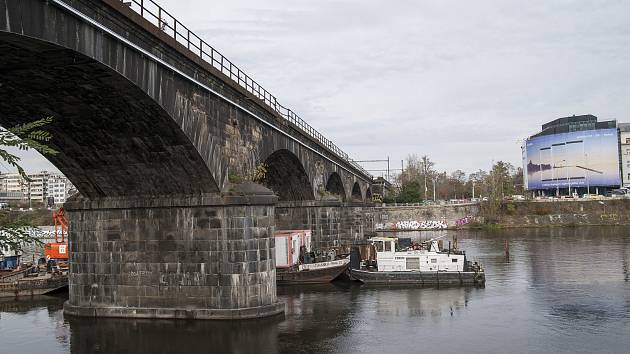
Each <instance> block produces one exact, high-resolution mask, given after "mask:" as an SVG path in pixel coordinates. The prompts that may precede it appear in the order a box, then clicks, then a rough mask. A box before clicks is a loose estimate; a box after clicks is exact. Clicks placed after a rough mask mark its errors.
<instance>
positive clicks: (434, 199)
mask: <svg viewBox="0 0 630 354" xmlns="http://www.w3.org/2000/svg"><path fill="white" fill-rule="evenodd" d="M433 201H434V202H435V201H437V199H436V198H435V177H433Z"/></svg>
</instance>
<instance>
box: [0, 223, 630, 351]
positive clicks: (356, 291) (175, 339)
mask: <svg viewBox="0 0 630 354" xmlns="http://www.w3.org/2000/svg"><path fill="white" fill-rule="evenodd" d="M455 235H457V237H458V240H459V244H460V246H461V248H463V249H465V250H466V251H467V255H468V257H469V259H471V260H477V261H480V262H482V263H483V264H484V266H485V268H486V276H487V283H486V286H485V288H481V289H479V288H446V289H433V288H400V287H398V288H388V287H365V286H357V285H356V284H354V285H352V284H345V285H341V284H332V285H322V286H309V287H281V288H279V289H278V298H279V300H280V301H283V302H285V303H286V304H287V313H286V316H285V317H284V318H283V317H280V318H275V319H265V320H258V321H247V322H206V321H164V320H125V319H97V320H95V319H82V318H64V317H63V314H62V312H61V306H62V302H63V299H61V300H60V299H55V298H44V299H39V300H37V301H35V302H32V303H31V302H25V301H21V302H15V301H0V343H2V344H3V345H5V346H6V347H9V348H12V351H15V352H23V353H29V352H42V351H45V352H46V353H47V354H51V353H67V352H72V353H99V352H100V353H186V354H191V353H208V352H217V353H277V352H280V353H318V354H320V353H345V352H361V353H382V352H389V351H391V352H393V351H396V352H413V353H415V352H418V351H421V350H422V349H424V348H431V349H432V350H434V349H435V348H439V351H440V352H457V353H462V352H467V353H470V352H473V353H486V352H515V353H530V352H531V353H538V352H602V351H603V352H624V351H627V348H628V347H629V346H630V336H628V333H630V281H629V279H628V278H629V276H628V273H629V270H628V266H629V258H630V228H628V227H623V228H614V227H613V228H575V229H526V230H517V229H515V230H500V231H497V232H492V233H488V232H480V231H460V232H457V233H454V232H452V231H441V232H430V233H404V234H402V236H403V237H412V238H414V239H415V240H420V239H428V238H434V237H440V236H443V239H445V240H450V239H452V237H453V236H455ZM506 240H507V241H508V242H509V245H510V258H509V260H506V258H505V241H506ZM0 351H1V350H0Z"/></svg>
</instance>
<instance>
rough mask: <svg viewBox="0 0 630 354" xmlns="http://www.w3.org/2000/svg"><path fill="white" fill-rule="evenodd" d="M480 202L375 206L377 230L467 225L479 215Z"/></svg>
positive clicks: (375, 227)
mask: <svg viewBox="0 0 630 354" xmlns="http://www.w3.org/2000/svg"><path fill="white" fill-rule="evenodd" d="M479 213H480V210H479V204H472V203H470V204H450V205H381V206H377V207H375V208H374V229H375V231H391V230H401V231H404V230H440V229H447V228H449V229H452V228H456V227H461V226H464V225H467V224H469V223H471V222H473V221H474V220H476V218H477V217H478V216H479Z"/></svg>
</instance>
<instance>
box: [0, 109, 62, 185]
mask: <svg viewBox="0 0 630 354" xmlns="http://www.w3.org/2000/svg"><path fill="white" fill-rule="evenodd" d="M52 121H53V118H52V117H46V118H42V119H39V120H36V121H33V122H30V123H25V124H20V125H17V126H15V127H13V128H10V129H2V128H0V146H1V147H2V148H0V159H3V160H4V161H6V162H7V163H8V164H9V165H11V166H13V167H15V168H16V169H17V171H18V173H19V174H20V175H21V176H22V178H24V179H25V180H27V181H30V178H29V177H28V176H27V175H26V172H25V171H24V169H23V168H22V166H20V164H19V162H20V158H19V157H18V156H15V155H13V154H11V153H9V152H8V151H7V150H6V149H4V147H5V146H6V147H15V148H18V149H20V150H29V149H35V150H37V151H39V152H40V153H41V154H42V155H55V154H57V151H56V150H55V149H53V148H51V147H49V146H48V145H47V144H46V143H48V142H49V141H50V139H52V135H51V134H50V133H49V132H47V131H45V130H43V129H41V128H42V127H44V126H45V125H47V124H50V123H52Z"/></svg>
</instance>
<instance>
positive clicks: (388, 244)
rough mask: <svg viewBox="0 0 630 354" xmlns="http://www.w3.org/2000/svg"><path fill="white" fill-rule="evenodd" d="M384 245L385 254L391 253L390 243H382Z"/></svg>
mask: <svg viewBox="0 0 630 354" xmlns="http://www.w3.org/2000/svg"><path fill="white" fill-rule="evenodd" d="M383 243H384V244H385V252H391V251H392V243H391V242H383Z"/></svg>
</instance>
